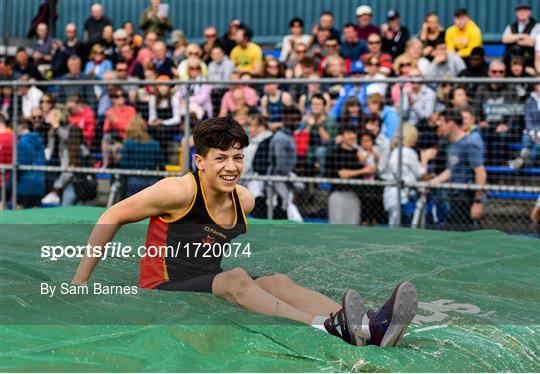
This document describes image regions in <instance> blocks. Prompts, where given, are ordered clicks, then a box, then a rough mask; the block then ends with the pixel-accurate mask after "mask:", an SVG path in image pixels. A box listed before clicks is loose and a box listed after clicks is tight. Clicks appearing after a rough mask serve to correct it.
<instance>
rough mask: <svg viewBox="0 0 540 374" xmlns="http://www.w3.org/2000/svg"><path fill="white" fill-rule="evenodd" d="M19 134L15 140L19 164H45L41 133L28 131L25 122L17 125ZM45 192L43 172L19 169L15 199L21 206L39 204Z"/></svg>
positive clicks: (29, 206) (27, 206) (36, 205)
mask: <svg viewBox="0 0 540 374" xmlns="http://www.w3.org/2000/svg"><path fill="white" fill-rule="evenodd" d="M17 132H18V134H19V136H20V138H19V141H18V142H17V162H18V163H19V165H33V166H44V165H45V147H44V145H43V140H42V138H41V135H40V134H39V133H37V132H34V131H30V129H29V125H28V123H27V122H21V123H20V124H19V125H18V128H17ZM44 194H45V172H43V171H37V170H21V171H19V175H18V180H17V201H18V203H19V205H21V206H22V207H23V208H25V209H26V208H33V207H39V206H41V197H42V196H43V195H44Z"/></svg>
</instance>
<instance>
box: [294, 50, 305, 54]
mask: <svg viewBox="0 0 540 374" xmlns="http://www.w3.org/2000/svg"><path fill="white" fill-rule="evenodd" d="M295 52H296V53H306V50H305V49H296V50H295Z"/></svg>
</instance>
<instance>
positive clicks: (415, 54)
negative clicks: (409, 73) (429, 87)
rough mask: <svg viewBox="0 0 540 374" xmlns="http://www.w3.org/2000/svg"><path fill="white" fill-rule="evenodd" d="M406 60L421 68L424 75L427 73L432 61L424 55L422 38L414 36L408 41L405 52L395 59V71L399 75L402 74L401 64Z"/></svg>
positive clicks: (411, 64) (412, 65)
mask: <svg viewBox="0 0 540 374" xmlns="http://www.w3.org/2000/svg"><path fill="white" fill-rule="evenodd" d="M404 61H407V62H409V63H410V66H411V67H417V68H418V69H420V72H421V73H422V75H426V74H427V72H428V69H429V64H430V62H429V60H428V59H427V58H425V57H424V56H422V42H421V41H420V40H418V39H415V38H413V39H410V40H409V41H407V45H406V46H405V53H403V54H401V55H399V56H398V57H397V58H396V59H395V60H394V73H395V74H396V75H398V76H399V75H400V71H399V68H400V65H402V64H403V62H404Z"/></svg>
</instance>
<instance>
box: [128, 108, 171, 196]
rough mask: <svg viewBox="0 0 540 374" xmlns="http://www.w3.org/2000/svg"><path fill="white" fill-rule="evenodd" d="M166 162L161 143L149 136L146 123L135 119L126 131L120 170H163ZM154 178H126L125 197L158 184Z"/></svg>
mask: <svg viewBox="0 0 540 374" xmlns="http://www.w3.org/2000/svg"><path fill="white" fill-rule="evenodd" d="M164 164H165V160H164V159H163V152H162V151H161V148H160V146H159V143H158V142H157V141H156V140H154V139H152V138H151V137H150V135H148V131H147V128H146V122H145V121H144V119H142V117H140V116H137V117H134V118H133V119H132V120H131V122H130V123H129V125H128V128H127V130H126V141H125V142H124V146H123V148H122V158H121V160H120V168H122V169H132V170H161V169H163V167H164ZM157 180H158V178H157V177H153V176H137V175H130V176H128V177H127V178H126V186H125V187H126V188H125V197H128V196H131V195H134V194H136V193H137V192H139V191H141V190H143V189H145V188H146V187H148V186H150V185H152V184H154V183H155V182H157Z"/></svg>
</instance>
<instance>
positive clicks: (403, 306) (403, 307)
mask: <svg viewBox="0 0 540 374" xmlns="http://www.w3.org/2000/svg"><path fill="white" fill-rule="evenodd" d="M417 309H418V296H417V294H416V288H414V286H413V285H412V284H411V283H409V282H403V283H401V284H400V285H399V286H398V290H397V292H396V298H395V301H394V308H393V311H392V320H391V322H390V325H389V326H388V329H387V330H386V333H385V334H384V337H383V339H382V341H381V344H380V346H381V347H396V346H398V345H399V344H400V343H401V340H402V339H403V335H405V332H406V331H407V328H408V327H409V324H410V323H411V321H412V320H413V318H414V316H415V315H416V310H417Z"/></svg>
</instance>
